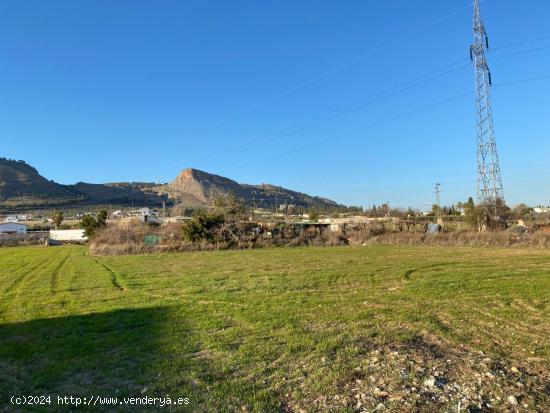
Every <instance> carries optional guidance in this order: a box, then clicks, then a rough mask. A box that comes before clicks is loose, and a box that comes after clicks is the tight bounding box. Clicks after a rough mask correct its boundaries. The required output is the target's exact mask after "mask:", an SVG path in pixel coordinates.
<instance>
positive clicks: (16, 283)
mask: <svg viewBox="0 0 550 413" xmlns="http://www.w3.org/2000/svg"><path fill="white" fill-rule="evenodd" d="M58 255H59V253H57V255H55V256H54V258H52V259H55V258H57V256H58ZM43 258H46V259H45V260H44V259H43ZM47 258H48V257H40V262H38V264H36V265H32V266H31V264H28V266H25V268H24V269H23V270H22V271H23V273H22V274H21V275H20V276H19V277H17V278H16V279H15V280H13V282H12V283H11V284H10V285H9V286H8V288H6V289H5V290H4V292H6V293H10V292H12V291H14V290H15V289H17V288H18V287H19V285H20V284H21V283H22V282H23V281H24V279H25V278H27V277H28V276H29V275H31V274H33V273H34V272H35V271H36V270H38V269H39V268H41V267H44V266H45V265H47V262H48V261H49V260H48V259H47ZM27 267H29V268H27Z"/></svg>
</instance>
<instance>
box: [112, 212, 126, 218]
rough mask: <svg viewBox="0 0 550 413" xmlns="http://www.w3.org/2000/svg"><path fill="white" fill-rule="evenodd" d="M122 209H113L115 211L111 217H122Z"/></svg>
mask: <svg viewBox="0 0 550 413" xmlns="http://www.w3.org/2000/svg"><path fill="white" fill-rule="evenodd" d="M122 215H123V214H122V211H121V210H118V211H113V213H112V214H111V217H113V218H121V217H122Z"/></svg>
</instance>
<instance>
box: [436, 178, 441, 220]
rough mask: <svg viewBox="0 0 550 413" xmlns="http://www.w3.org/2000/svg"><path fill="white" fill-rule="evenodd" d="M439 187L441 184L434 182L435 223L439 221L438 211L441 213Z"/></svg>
mask: <svg viewBox="0 0 550 413" xmlns="http://www.w3.org/2000/svg"><path fill="white" fill-rule="evenodd" d="M440 187H441V184H440V183H439V182H436V183H435V222H437V223H439V221H440V219H441V218H440V211H441V207H440V203H441V199H440Z"/></svg>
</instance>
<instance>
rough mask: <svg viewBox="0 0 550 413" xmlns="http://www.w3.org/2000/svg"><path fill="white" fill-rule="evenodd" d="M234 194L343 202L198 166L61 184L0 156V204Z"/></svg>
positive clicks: (197, 202) (270, 200) (257, 200)
mask: <svg viewBox="0 0 550 413" xmlns="http://www.w3.org/2000/svg"><path fill="white" fill-rule="evenodd" d="M227 193H231V194H233V195H235V196H236V197H237V198H239V199H241V200H243V201H245V202H246V203H247V204H248V205H250V206H256V207H265V208H273V207H274V206H275V205H283V204H288V205H295V206H299V207H313V206H319V207H341V205H338V204H337V203H336V202H334V201H331V200H329V199H325V198H319V197H314V196H310V195H307V194H303V193H300V192H296V191H291V190H289V189H285V188H282V187H279V186H275V185H270V184H262V185H248V184H240V183H238V182H236V181H233V180H231V179H229V178H225V177H223V176H219V175H214V174H210V173H208V172H204V171H200V170H198V169H192V168H188V169H184V170H183V171H181V172H180V173H179V175H178V176H177V177H176V179H174V180H173V181H172V182H170V183H167V184H163V185H158V184H155V183H150V182H116V183H105V184H90V183H86V182H78V183H76V184H74V185H62V184H59V183H56V182H54V181H50V180H48V179H46V178H44V177H43V176H42V175H40V174H39V173H38V171H37V170H36V169H35V168H33V167H32V166H30V165H28V164H27V163H26V162H25V161H15V160H10V159H5V158H0V207H2V208H5V207H11V206H53V205H55V206H58V205H70V204H75V203H77V202H78V203H80V204H82V205H85V204H88V205H89V204H95V205H99V204H115V205H128V206H129V205H135V206H138V205H139V206H145V205H147V206H160V205H162V204H163V202H166V203H167V204H168V205H171V204H172V205H174V204H177V205H179V206H182V207H185V208H196V207H199V206H205V205H208V204H209V203H210V202H211V201H212V200H213V199H214V198H215V197H216V196H217V195H220V194H227Z"/></svg>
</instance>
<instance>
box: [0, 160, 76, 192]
mask: <svg viewBox="0 0 550 413" xmlns="http://www.w3.org/2000/svg"><path fill="white" fill-rule="evenodd" d="M78 195H79V194H78V193H77V192H75V191H74V190H72V189H71V188H69V187H67V186H65V185H61V184H58V183H56V182H54V181H49V180H48V179H46V178H44V177H43V176H42V175H40V174H39V173H38V171H37V170H36V169H35V168H33V167H32V166H30V165H29V164H27V163H26V162H25V161H16V160H12V159H6V158H0V200H2V201H8V200H20V201H21V202H24V201H26V202H30V203H40V202H48V201H49V202H52V201H69V200H71V199H75V198H77V197H78Z"/></svg>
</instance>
